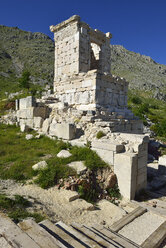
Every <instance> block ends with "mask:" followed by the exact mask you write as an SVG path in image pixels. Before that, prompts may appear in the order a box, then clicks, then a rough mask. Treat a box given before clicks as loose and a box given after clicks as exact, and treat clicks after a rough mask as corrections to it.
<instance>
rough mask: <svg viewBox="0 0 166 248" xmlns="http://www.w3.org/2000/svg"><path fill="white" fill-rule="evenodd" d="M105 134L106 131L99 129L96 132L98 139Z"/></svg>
mask: <svg viewBox="0 0 166 248" xmlns="http://www.w3.org/2000/svg"><path fill="white" fill-rule="evenodd" d="M103 136H105V133H103V132H102V131H98V132H97V134H96V138H97V139H101V138H102V137H103Z"/></svg>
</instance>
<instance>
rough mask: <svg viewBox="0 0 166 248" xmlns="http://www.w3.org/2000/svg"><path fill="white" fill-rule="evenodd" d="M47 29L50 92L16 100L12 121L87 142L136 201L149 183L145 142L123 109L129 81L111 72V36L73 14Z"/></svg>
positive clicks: (79, 142)
mask: <svg viewBox="0 0 166 248" xmlns="http://www.w3.org/2000/svg"><path fill="white" fill-rule="evenodd" d="M50 30H51V31H52V32H54V40H55V74H54V93H53V94H50V91H49V94H45V95H44V96H43V97H42V98H41V99H34V98H33V97H32V96H29V97H27V98H23V99H20V100H16V111H17V112H16V121H17V123H18V125H20V127H21V131H25V130H27V129H28V128H33V129H35V130H37V131H38V132H39V133H41V134H45V135H47V136H49V137H50V138H55V137H58V138H62V139H63V140H68V141H70V142H71V144H72V145H78V146H84V145H86V144H87V142H88V143H89V144H91V149H93V150H95V151H96V152H97V153H98V155H99V156H100V157H101V158H102V159H103V160H105V161H106V162H107V163H108V164H110V166H112V167H113V170H114V172H115V174H116V175H117V179H118V185H119V188H120V192H121V194H122V195H123V196H124V197H126V198H128V199H134V197H135V195H136V194H137V193H139V192H140V190H142V189H144V188H146V184H147V154H148V152H147V149H148V141H149V138H148V137H147V136H145V135H143V134H142V132H143V124H142V121H140V120H139V119H138V118H136V117H135V116H134V114H133V113H132V112H131V111H130V110H129V109H128V108H127V91H128V82H126V80H125V79H123V78H120V77H116V76H114V75H112V74H111V73H110V69H111V65H110V56H111V55H110V38H111V34H110V33H106V34H104V33H102V32H101V31H99V30H97V29H95V30H93V29H92V28H90V27H89V25H88V24H86V23H84V22H82V21H81V20H80V17H79V16H77V15H75V16H72V17H71V18H69V19H68V20H66V21H64V22H62V23H60V24H58V25H56V26H51V27H50ZM99 131H102V132H103V134H104V136H103V137H102V138H101V139H97V138H96V135H97V133H98V132H99Z"/></svg>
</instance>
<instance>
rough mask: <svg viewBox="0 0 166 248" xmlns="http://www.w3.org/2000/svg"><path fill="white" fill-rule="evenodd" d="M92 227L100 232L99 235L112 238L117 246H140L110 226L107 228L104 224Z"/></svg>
mask: <svg viewBox="0 0 166 248" xmlns="http://www.w3.org/2000/svg"><path fill="white" fill-rule="evenodd" d="M92 229H93V230H94V231H95V232H96V233H98V234H99V235H102V236H103V237H105V238H107V239H110V240H111V241H113V242H115V244H116V245H115V247H123V248H124V247H125V248H135V247H138V248H139V247H140V246H139V245H137V244H135V243H134V242H132V241H130V240H128V239H127V238H125V237H123V236H122V235H120V234H119V233H116V232H114V231H112V230H110V229H108V228H105V227H104V226H102V225H97V224H95V225H93V226H92Z"/></svg>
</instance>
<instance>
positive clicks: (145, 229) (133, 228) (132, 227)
mask: <svg viewBox="0 0 166 248" xmlns="http://www.w3.org/2000/svg"><path fill="white" fill-rule="evenodd" d="M164 221H165V218H164V217H161V216H159V215H156V214H154V213H150V212H146V213H145V214H143V215H141V216H140V217H138V218H136V219H135V220H134V221H132V222H131V223H129V224H128V225H126V226H125V227H124V228H122V229H121V230H120V231H119V233H120V234H121V235H123V236H125V237H126V238H128V239H130V240H132V241H133V242H135V243H136V244H138V245H141V244H142V243H143V242H144V241H145V240H146V239H147V238H148V237H149V236H150V235H151V234H152V233H153V232H154V231H155V230H156V229H157V228H158V227H159V226H160V225H161V224H162V223H163V222H164Z"/></svg>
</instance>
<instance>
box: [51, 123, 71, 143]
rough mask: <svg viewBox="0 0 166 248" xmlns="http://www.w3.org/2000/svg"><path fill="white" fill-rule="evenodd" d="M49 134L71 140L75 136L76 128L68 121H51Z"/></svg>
mask: <svg viewBox="0 0 166 248" xmlns="http://www.w3.org/2000/svg"><path fill="white" fill-rule="evenodd" d="M49 134H50V135H51V136H57V137H58V138H62V139H65V140H71V139H74V138H75V135H76V128H75V125H74V124H70V123H61V124H60V123H51V124H50V130H49Z"/></svg>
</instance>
